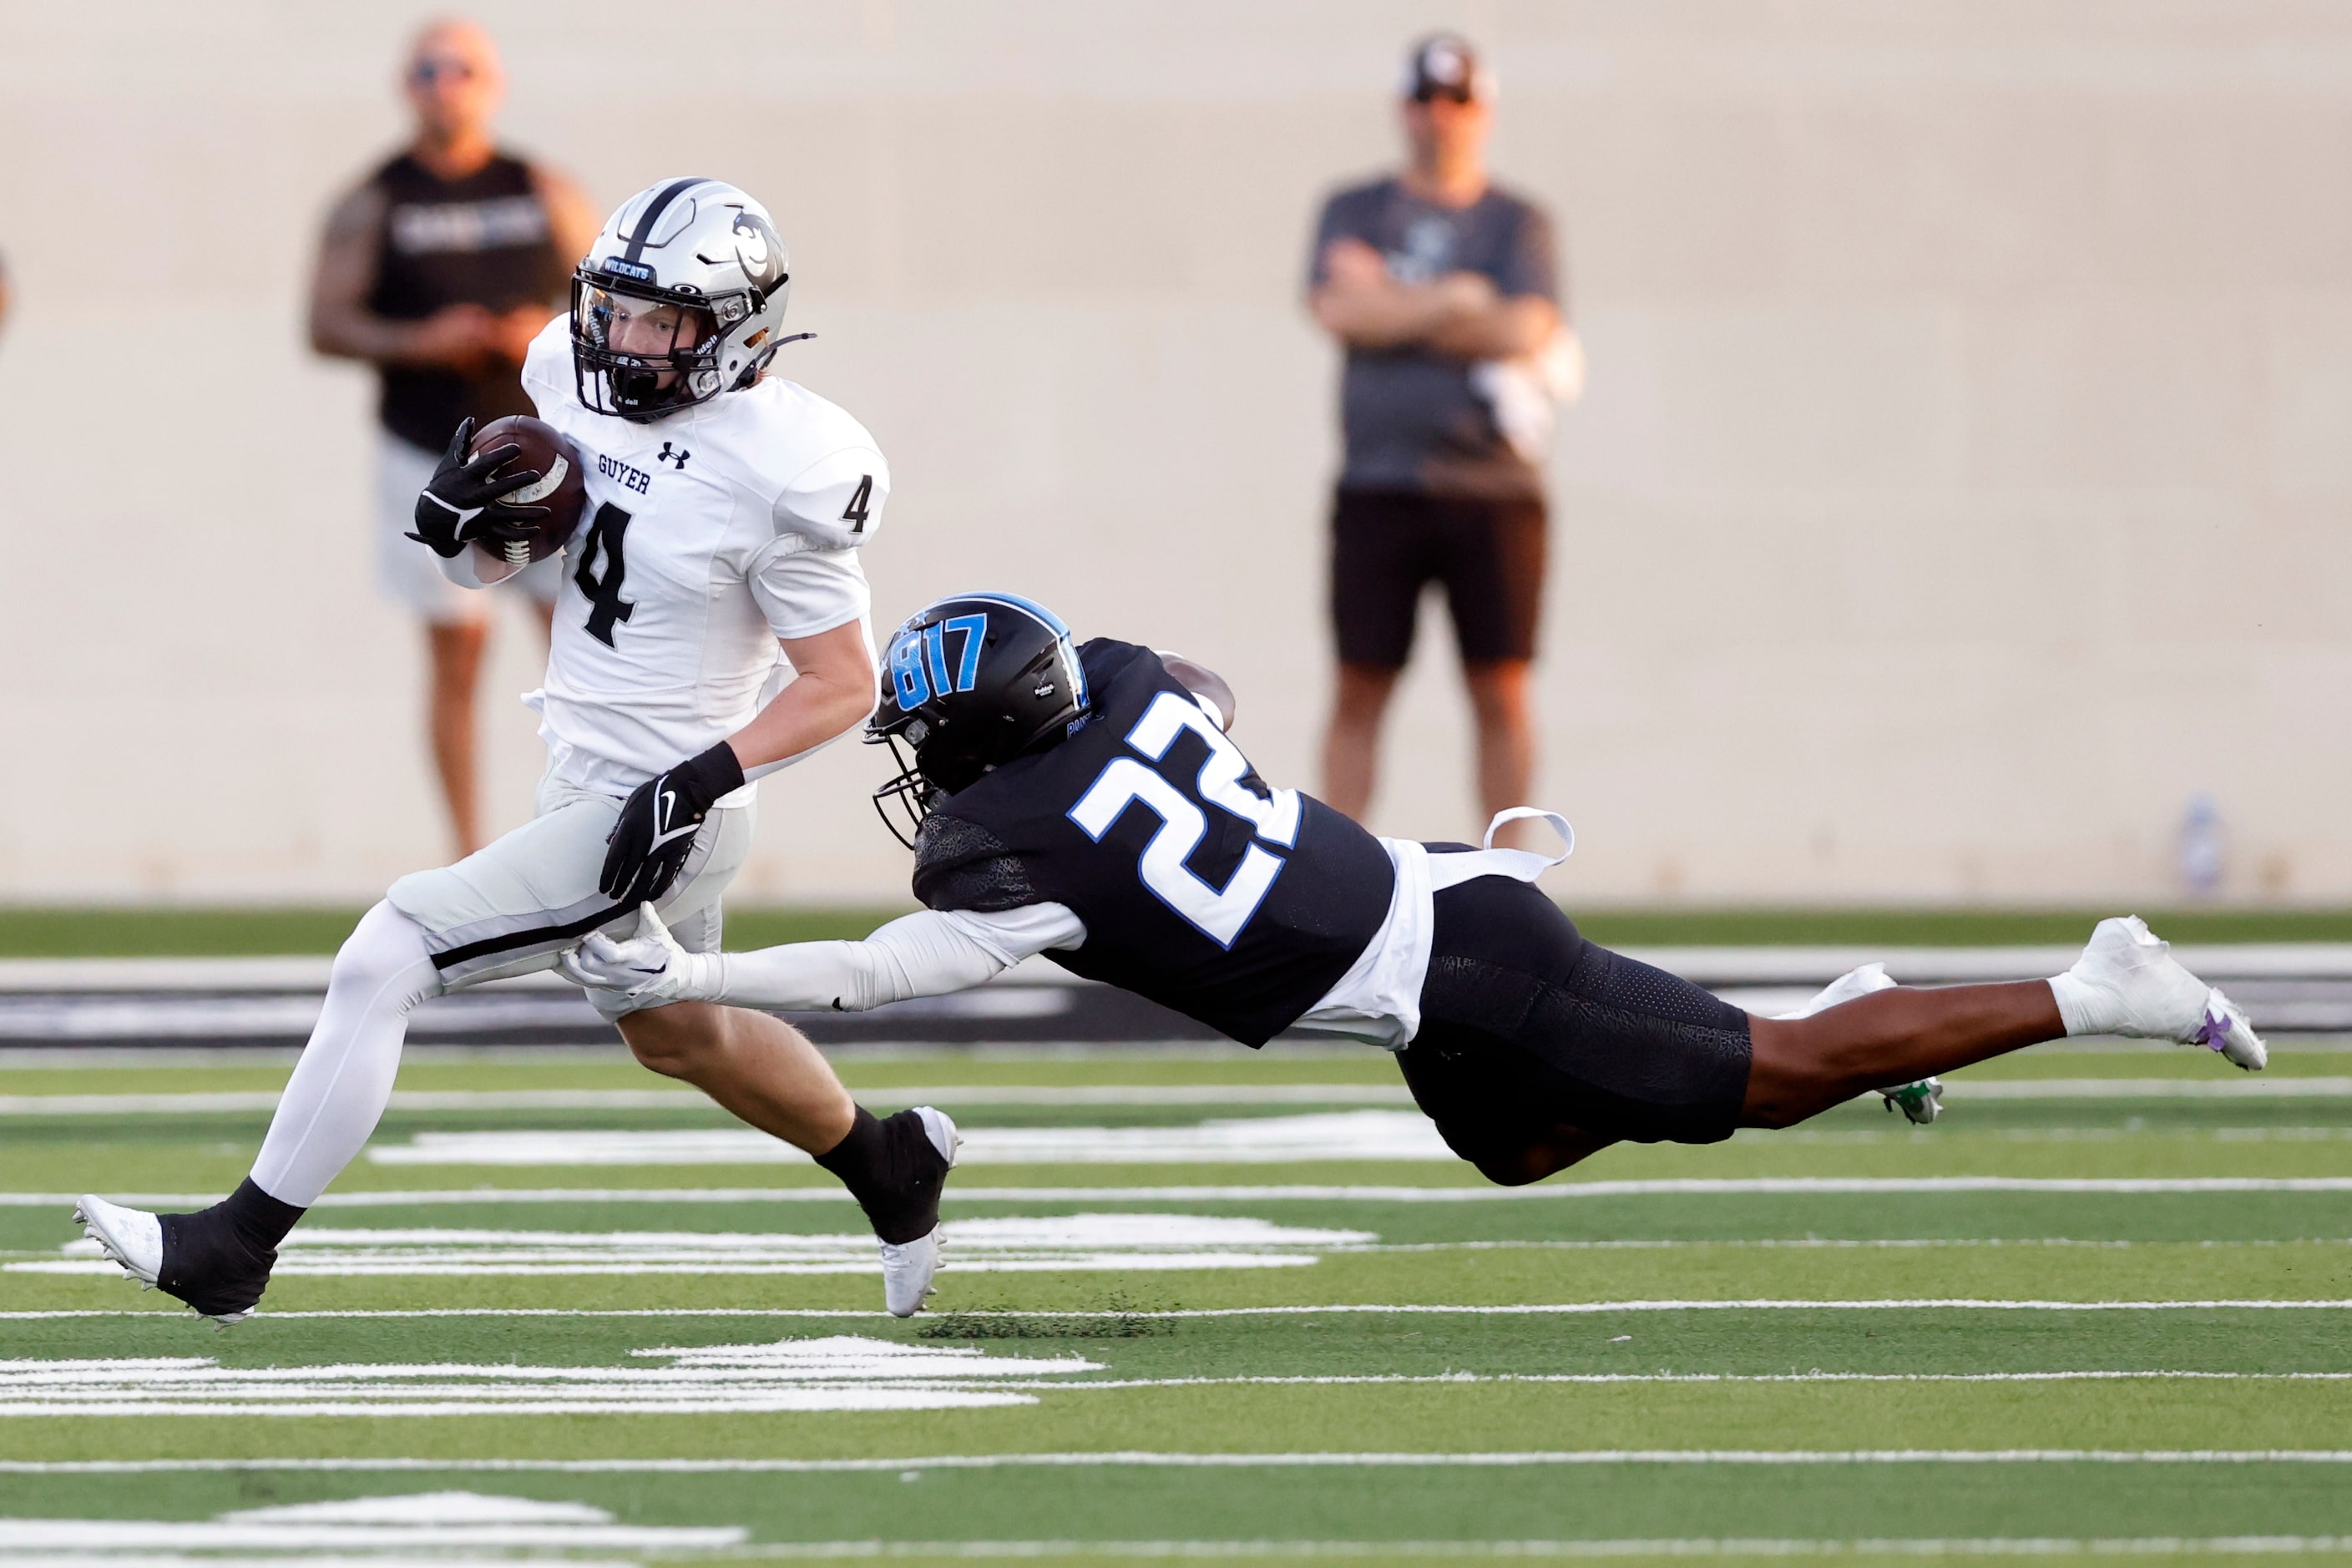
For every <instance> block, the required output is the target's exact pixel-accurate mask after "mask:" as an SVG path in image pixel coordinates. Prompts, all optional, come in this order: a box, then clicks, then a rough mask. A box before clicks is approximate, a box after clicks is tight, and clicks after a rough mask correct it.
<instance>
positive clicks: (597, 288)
mask: <svg viewBox="0 0 2352 1568" xmlns="http://www.w3.org/2000/svg"><path fill="white" fill-rule="evenodd" d="M750 310H751V307H750V306H749V305H748V303H747V302H746V301H745V300H743V299H742V298H741V297H740V296H737V295H725V296H722V297H720V298H719V299H716V300H705V299H700V298H697V297H692V296H688V295H685V294H682V293H679V292H677V291H675V290H672V289H658V288H653V287H649V286H646V285H643V284H633V283H630V282H627V281H625V280H624V279H617V278H613V277H609V276H605V275H601V274H593V273H591V272H589V271H588V270H587V269H586V268H582V269H581V270H580V271H578V272H575V273H573V274H572V375H573V378H574V382H575V384H576V385H577V388H578V391H579V395H580V402H581V404H582V405H583V406H584V407H587V408H590V409H593V410H594V411H595V412H596V413H599V414H614V415H618V416H620V417H622V418H624V419H635V420H646V419H658V418H660V417H661V416H663V415H665V414H670V413H674V412H675V411H677V409H680V408H685V407H688V406H691V405H694V404H697V403H704V402H708V401H709V399H711V398H713V397H716V396H718V395H719V393H721V392H722V391H725V390H727V389H726V388H725V387H724V386H723V385H721V384H720V380H721V376H720V371H719V353H720V350H721V348H722V347H723V345H724V342H725V338H726V334H725V332H724V331H723V328H724V326H725V325H726V324H727V323H728V322H730V321H741V320H742V319H743V318H744V316H745V315H747V314H748V313H750Z"/></svg>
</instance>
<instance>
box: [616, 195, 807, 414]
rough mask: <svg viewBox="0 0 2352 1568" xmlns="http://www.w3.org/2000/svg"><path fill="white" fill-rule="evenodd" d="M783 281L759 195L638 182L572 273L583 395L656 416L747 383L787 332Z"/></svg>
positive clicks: (787, 277) (787, 267) (783, 261)
mask: <svg viewBox="0 0 2352 1568" xmlns="http://www.w3.org/2000/svg"><path fill="white" fill-rule="evenodd" d="M792 282H793V275H792V262H791V258H790V257H789V256H788V255H787V254H786V252H785V249H784V242H783V240H782V238H780V237H778V236H777V234H776V226H775V224H774V222H773V220H772V219H771V218H770V217H769V216H768V209H767V208H765V207H763V206H761V205H760V204H759V203H758V202H755V201H753V200H752V199H751V197H750V196H748V195H744V194H743V193H742V192H741V191H740V190H738V189H736V188H735V187H734V186H733V185H730V184H726V183H725V182H724V181H721V180H704V179H691V178H689V179H682V180H664V181H662V182H660V183H659V184H652V185H647V186H646V188H645V189H644V190H642V191H639V192H638V193H637V194H636V195H634V196H631V197H630V198H629V199H628V200H627V201H625V202H623V203H622V204H621V208H620V210H619V211H618V212H616V213H614V215H613V216H612V217H611V218H610V219H609V220H607V221H606V223H605V225H604V232H602V233H601V234H599V235H597V237H596V243H595V244H594V245H593V246H592V247H589V251H588V254H587V256H586V257H585V258H583V260H582V261H581V263H580V266H579V268H578V270H576V271H575V272H573V273H572V374H573V377H574V378H575V380H576V381H577V384H578V386H579V392H580V401H581V403H582V404H583V405H585V406H587V407H589V408H593V409H594V410H595V411H596V412H597V413H599V414H615V415H618V416H621V417H622V418H624V419H635V420H646V419H658V418H660V417H661V416H664V415H666V414H671V413H675V412H676V411H677V410H678V409H680V408H686V407H689V406H691V405H694V404H698V403H705V402H708V401H709V400H710V399H711V398H714V397H716V396H718V395H719V394H720V393H722V392H728V391H732V390H734V389H735V388H738V387H743V386H749V385H751V383H752V381H753V380H754V379H755V378H756V377H757V376H758V374H759V373H760V371H761V368H762V367H764V366H765V365H766V364H767V363H768V360H769V359H770V357H771V356H772V355H773V354H774V353H775V352H776V349H777V348H778V346H779V345H780V344H782V343H784V342H791V341H793V340H792V339H789V338H780V337H779V336H778V335H777V328H778V327H779V326H781V325H782V321H783V319H784V301H785V300H786V298H787V297H788V296H790V294H791V293H792ZM799 335H800V336H803V337H805V336H808V335H809V334H807V333H801V334H799Z"/></svg>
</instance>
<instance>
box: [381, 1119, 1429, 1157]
mask: <svg viewBox="0 0 2352 1568" xmlns="http://www.w3.org/2000/svg"><path fill="white" fill-rule="evenodd" d="M367 1157H368V1160H369V1162H370V1163H373V1164H377V1165H505V1166H514V1165H541V1166H543V1165H562V1166H571V1167H575V1168H576V1167H579V1166H583V1165H804V1164H808V1163H811V1162H810V1160H809V1157H808V1155H806V1154H804V1153H803V1152H801V1151H800V1150H798V1149H795V1148H793V1146H792V1145H791V1144H789V1143H785V1142H780V1141H779V1140H777V1139H774V1138H771V1137H769V1136H768V1135H767V1134H766V1133H764V1132H757V1131H751V1129H749V1128H742V1127H735V1128H712V1129H709V1130H703V1129H695V1130H692V1131H610V1130H581V1131H500V1132H419V1133H417V1134H416V1135H415V1137H414V1138H412V1139H411V1140H410V1141H409V1142H406V1143H392V1144H379V1145H376V1146H374V1147H372V1148H370V1149H369V1150H368V1152H367ZM1456 1157H1457V1156H1456V1155H1455V1154H1454V1151H1453V1150H1451V1149H1449V1148H1447V1147H1446V1146H1445V1141H1444V1139H1443V1138H1441V1137H1439V1136H1438V1133H1437V1129H1436V1127H1435V1126H1434V1125H1433V1123H1431V1122H1430V1121H1429V1120H1428V1119H1427V1118H1426V1117H1424V1116H1423V1115H1422V1114H1421V1113H1420V1112H1419V1111H1417V1110H1339V1111H1326V1112H1323V1113H1320V1114H1315V1115H1305V1116H1255V1117H1242V1118H1225V1119H1219V1120H1215V1121H1202V1122H1198V1123H1195V1124H1193V1125H1191V1126H1177V1127H972V1128H968V1129H966V1130H965V1131H964V1135H963V1146H962V1149H961V1152H959V1153H958V1155H957V1163H959V1164H960V1165H1041V1164H1042V1165H1138V1164H1144V1165H1164V1164H1210V1165H1223V1164H1265V1163H1290V1162H1296V1161H1302V1160H1415V1161H1419V1160H1428V1161H1441V1160H1442V1161H1452V1160H1454V1159H1455V1158H1456Z"/></svg>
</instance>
